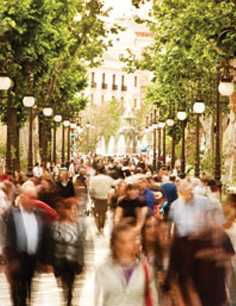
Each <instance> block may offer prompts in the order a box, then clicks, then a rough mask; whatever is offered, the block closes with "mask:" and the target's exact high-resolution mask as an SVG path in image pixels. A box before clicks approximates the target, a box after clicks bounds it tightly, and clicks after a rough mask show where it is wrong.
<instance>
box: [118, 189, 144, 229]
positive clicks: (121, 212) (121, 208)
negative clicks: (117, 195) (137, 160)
mask: <svg viewBox="0 0 236 306" xmlns="http://www.w3.org/2000/svg"><path fill="white" fill-rule="evenodd" d="M147 213H148V207H147V203H146V202H145V200H144V198H141V197H140V189H139V185H137V184H129V185H127V188H126V192H125V196H124V197H123V198H122V199H121V200H120V201H119V203H118V207H117V208H116V211H115V217H114V222H115V224H118V223H119V222H120V221H121V220H122V219H123V218H129V217H131V218H135V220H136V221H137V226H138V227H140V229H141V228H142V226H143V224H144V220H145V217H146V215H147Z"/></svg>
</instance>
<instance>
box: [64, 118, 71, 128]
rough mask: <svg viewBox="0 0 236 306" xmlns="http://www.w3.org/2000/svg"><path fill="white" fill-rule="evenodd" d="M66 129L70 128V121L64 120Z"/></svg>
mask: <svg viewBox="0 0 236 306" xmlns="http://www.w3.org/2000/svg"><path fill="white" fill-rule="evenodd" d="M63 125H64V127H66V128H67V127H69V126H70V121H69V120H64V122H63Z"/></svg>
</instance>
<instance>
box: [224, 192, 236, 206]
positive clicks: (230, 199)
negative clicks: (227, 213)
mask: <svg viewBox="0 0 236 306" xmlns="http://www.w3.org/2000/svg"><path fill="white" fill-rule="evenodd" d="M226 202H227V203H230V204H233V206H235V207H236V194H235V193H229V194H227V198H226Z"/></svg>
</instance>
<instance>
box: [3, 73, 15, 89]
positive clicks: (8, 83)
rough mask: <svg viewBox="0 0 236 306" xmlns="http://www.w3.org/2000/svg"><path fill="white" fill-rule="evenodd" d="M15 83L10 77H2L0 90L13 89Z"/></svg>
mask: <svg viewBox="0 0 236 306" xmlns="http://www.w3.org/2000/svg"><path fill="white" fill-rule="evenodd" d="M12 84H13V82H12V80H11V79H10V78H9V77H6V76H0V90H8V89H10V88H11V86H12Z"/></svg>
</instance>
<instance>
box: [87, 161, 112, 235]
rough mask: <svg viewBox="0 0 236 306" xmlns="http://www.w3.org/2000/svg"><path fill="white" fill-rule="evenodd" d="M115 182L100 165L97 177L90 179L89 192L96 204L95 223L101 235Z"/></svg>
mask: <svg viewBox="0 0 236 306" xmlns="http://www.w3.org/2000/svg"><path fill="white" fill-rule="evenodd" d="M113 183H114V180H113V179H112V178H111V177H110V176H108V175H107V174H106V170H105V167H104V166H103V165H100V166H98V167H97V169H96V175H95V176H93V177H91V178H90V182H89V192H90V196H91V198H92V199H93V202H94V214H95V222H96V225H97V229H98V231H99V233H102V232H103V229H104V225H105V222H106V213H107V209H108V194H109V192H110V189H111V187H112V185H113Z"/></svg>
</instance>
